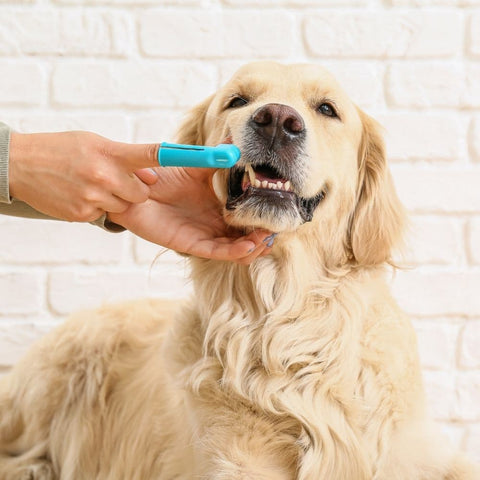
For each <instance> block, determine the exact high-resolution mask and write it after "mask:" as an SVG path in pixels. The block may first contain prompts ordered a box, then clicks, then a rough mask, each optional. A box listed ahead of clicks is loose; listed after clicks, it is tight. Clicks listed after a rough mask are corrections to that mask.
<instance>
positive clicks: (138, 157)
mask: <svg viewBox="0 0 480 480" xmlns="http://www.w3.org/2000/svg"><path fill="white" fill-rule="evenodd" d="M158 149H159V145H158V144H134V143H122V142H110V144H109V145H108V150H109V151H108V152H106V154H107V155H108V156H110V157H112V158H113V159H115V160H118V161H119V162H121V163H122V164H123V165H124V166H126V167H127V168H128V170H130V171H131V172H133V171H135V170H139V169H141V168H147V167H158Z"/></svg>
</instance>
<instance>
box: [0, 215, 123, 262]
mask: <svg viewBox="0 0 480 480" xmlns="http://www.w3.org/2000/svg"><path fill="white" fill-rule="evenodd" d="M4 218H5V217H4ZM0 225H1V230H2V241H3V248H2V249H1V251H0V262H2V263H12V264H60V263H72V262H78V263H86V264H94V265H97V264H105V263H118V262H119V260H121V259H122V256H123V253H124V248H125V242H126V234H124V233H110V232H106V231H104V230H102V229H101V228H99V227H96V226H93V225H89V224H79V223H77V224H75V223H67V222H58V221H49V220H35V221H28V235H25V231H26V228H27V227H26V222H25V220H21V219H14V218H11V219H7V220H4V219H2V223H1V224H0Z"/></svg>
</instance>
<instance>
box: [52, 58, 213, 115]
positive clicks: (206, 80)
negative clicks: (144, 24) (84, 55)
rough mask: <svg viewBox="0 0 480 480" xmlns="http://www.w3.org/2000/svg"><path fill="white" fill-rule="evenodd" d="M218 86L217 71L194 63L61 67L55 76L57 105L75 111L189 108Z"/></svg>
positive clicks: (105, 63) (91, 64)
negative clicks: (92, 108) (75, 109)
mask: <svg viewBox="0 0 480 480" xmlns="http://www.w3.org/2000/svg"><path fill="white" fill-rule="evenodd" d="M215 85H216V75H215V71H214V69H213V68H212V67H209V66H205V65H199V64H193V63H192V62H188V63H180V64H178V63H175V64H172V63H165V64H162V63H159V62H148V61H143V62H133V61H128V62H120V63H108V62H103V63H101V64H98V63H89V62H85V63H72V64H68V65H67V64H61V65H58V66H57V67H56V68H55V69H54V71H53V76H52V90H53V100H54V102H55V104H56V105H61V106H72V107H84V106H87V105H88V106H90V107H105V106H123V107H153V106H155V107H178V106H183V107H190V106H191V105H193V104H195V103H197V102H199V101H200V100H202V99H203V98H205V97H206V96H207V95H208V94H209V93H211V92H213V91H214V90H215Z"/></svg>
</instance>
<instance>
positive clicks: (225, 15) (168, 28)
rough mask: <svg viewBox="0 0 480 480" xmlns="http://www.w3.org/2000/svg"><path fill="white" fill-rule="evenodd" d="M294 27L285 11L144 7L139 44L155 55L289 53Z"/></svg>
mask: <svg viewBox="0 0 480 480" xmlns="http://www.w3.org/2000/svg"><path fill="white" fill-rule="evenodd" d="M159 25H161V28H159ZM293 27H294V22H293V17H292V16H290V15H289V14H287V13H284V12H276V13H275V15H272V14H271V13H270V12H263V11H255V12H252V11H244V10H242V11H235V12H231V11H225V12H218V13H216V12H207V11H204V10H193V11H146V12H145V13H143V14H142V15H141V17H140V45H141V49H142V51H143V52H144V53H145V54H146V55H148V56H154V57H167V58H178V57H183V58H184V57H187V58H191V57H193V58H195V57H196V58H199V57H200V58H201V57H228V58H230V57H236V58H251V57H257V58H258V57H266V58H274V57H277V58H278V57H288V56H289V55H290V54H292V53H293V49H292V47H293V42H292V37H293V36H294V33H293ZM179 38H181V39H182V41H179Z"/></svg>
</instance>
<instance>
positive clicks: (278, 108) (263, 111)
mask: <svg viewBox="0 0 480 480" xmlns="http://www.w3.org/2000/svg"><path fill="white" fill-rule="evenodd" d="M250 125H251V126H252V128H253V129H254V130H255V131H256V132H257V133H258V134H259V135H261V136H262V137H264V138H265V139H267V140H271V141H272V143H273V141H274V140H275V139H278V140H280V143H284V142H285V141H286V140H287V141H288V140H293V139H296V138H298V137H299V136H300V135H301V134H303V132H304V131H305V123H304V121H303V119H302V117H301V116H300V114H299V113H298V112H297V111H296V110H294V109H293V108H292V107H289V106H288V105H281V104H279V103H269V104H267V105H264V106H263V107H260V108H259V109H257V110H256V111H255V112H254V113H253V115H252V118H251V119H250Z"/></svg>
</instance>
